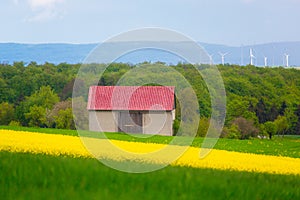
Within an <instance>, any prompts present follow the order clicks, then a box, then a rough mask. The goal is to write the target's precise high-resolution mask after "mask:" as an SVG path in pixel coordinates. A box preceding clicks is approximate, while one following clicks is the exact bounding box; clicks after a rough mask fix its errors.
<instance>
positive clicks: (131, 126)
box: [87, 86, 175, 135]
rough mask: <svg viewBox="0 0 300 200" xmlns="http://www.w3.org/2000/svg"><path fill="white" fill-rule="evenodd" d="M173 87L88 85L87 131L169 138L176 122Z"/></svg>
mask: <svg viewBox="0 0 300 200" xmlns="http://www.w3.org/2000/svg"><path fill="white" fill-rule="evenodd" d="M174 89H175V87H173V86H91V87H90V89H89V96H88V105H87V109H88V111H89V129H90V130H91V131H99V132H125V133H141V134H158V135H172V134H173V121H174V119H175V95H174V94H175V93H174Z"/></svg>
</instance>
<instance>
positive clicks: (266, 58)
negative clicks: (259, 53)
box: [264, 56, 268, 67]
mask: <svg viewBox="0 0 300 200" xmlns="http://www.w3.org/2000/svg"><path fill="white" fill-rule="evenodd" d="M264 61H265V67H267V66H268V57H266V56H264Z"/></svg>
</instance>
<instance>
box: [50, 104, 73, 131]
mask: <svg viewBox="0 0 300 200" xmlns="http://www.w3.org/2000/svg"><path fill="white" fill-rule="evenodd" d="M54 118H55V122H56V127H57V128H60V129H75V123H74V120H73V113H72V109H71V108H67V109H66V110H60V111H59V112H58V115H57V116H55V117H54Z"/></svg>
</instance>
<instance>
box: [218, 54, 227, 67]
mask: <svg viewBox="0 0 300 200" xmlns="http://www.w3.org/2000/svg"><path fill="white" fill-rule="evenodd" d="M219 54H220V56H221V58H222V65H224V64H225V56H226V55H227V54H228V53H221V52H219Z"/></svg>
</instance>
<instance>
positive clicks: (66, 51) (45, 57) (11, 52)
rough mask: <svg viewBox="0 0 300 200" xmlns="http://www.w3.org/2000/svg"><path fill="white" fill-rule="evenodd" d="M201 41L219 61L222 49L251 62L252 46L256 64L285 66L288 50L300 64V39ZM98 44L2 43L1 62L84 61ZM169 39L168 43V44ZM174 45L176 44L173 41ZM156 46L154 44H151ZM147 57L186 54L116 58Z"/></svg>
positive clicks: (134, 57) (234, 60) (138, 56)
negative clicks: (241, 43) (239, 43)
mask: <svg viewBox="0 0 300 200" xmlns="http://www.w3.org/2000/svg"><path fill="white" fill-rule="evenodd" d="M140 43H141V44H140V45H143V46H149V44H148V43H146V42H140ZM199 44H200V45H201V46H202V47H203V48H204V49H205V50H206V51H207V53H208V54H209V55H212V58H213V61H214V63H216V64H220V63H221V62H222V60H221V56H220V54H219V53H220V52H221V53H228V54H227V55H226V56H225V63H229V64H238V65H247V64H249V63H250V57H249V50H250V48H251V49H252V50H253V54H254V56H255V59H254V65H256V66H264V57H267V58H268V65H269V66H285V58H284V54H285V53H286V54H289V55H290V57H289V65H290V66H300V55H299V52H300V42H279V43H268V44H259V45H248V46H226V45H219V44H208V43H202V42H201V43H200V42H199ZM97 45H98V44H96V43H94V44H64V43H62V44H54V43H53V44H51V43H50V44H18V43H0V63H9V64H12V63H13V62H20V61H23V62H25V63H26V64H29V63H30V62H31V61H35V62H37V63H38V64H43V63H45V62H50V63H55V64H59V63H62V62H66V63H80V62H83V61H84V59H85V58H86V57H87V56H88V55H89V53H90V52H91V51H92V50H93V49H94V48H95V47H96V46H97ZM105 45H106V46H105V47H104V48H105V49H107V51H108V52H110V49H111V48H114V49H115V48H119V49H122V48H123V47H124V45H125V46H128V45H130V46H131V43H126V42H120V43H106V44H105ZM168 45H169V43H164V46H166V48H167V47H168ZM171 45H172V46H174V44H171ZM151 46H152V45H151ZM144 61H151V62H152V63H153V62H157V61H161V62H165V63H168V64H169V63H173V64H176V63H178V62H180V61H181V62H182V61H183V60H182V58H179V57H178V56H175V55H173V54H171V53H167V52H165V51H160V50H154V49H149V48H147V49H144V50H142V49H139V50H136V51H133V52H130V53H128V54H126V55H123V56H121V57H120V58H118V60H117V61H116V62H124V63H133V64H136V63H141V62H144Z"/></svg>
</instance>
